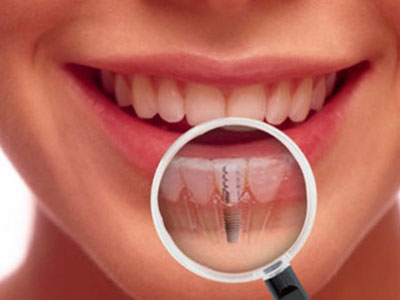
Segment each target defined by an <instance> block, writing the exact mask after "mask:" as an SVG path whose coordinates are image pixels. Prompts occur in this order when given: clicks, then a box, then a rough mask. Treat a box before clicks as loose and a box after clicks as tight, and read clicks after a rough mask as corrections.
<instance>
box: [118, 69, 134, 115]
mask: <svg viewBox="0 0 400 300" xmlns="http://www.w3.org/2000/svg"><path fill="white" fill-rule="evenodd" d="M115 98H116V99H117V102H118V105H119V106H122V107H125V106H130V105H131V89H130V88H129V86H128V84H127V83H126V81H125V78H124V77H122V76H121V75H117V76H116V77H115Z"/></svg>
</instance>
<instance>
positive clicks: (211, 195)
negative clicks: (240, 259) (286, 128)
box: [160, 154, 302, 243]
mask: <svg viewBox="0 0 400 300" xmlns="http://www.w3.org/2000/svg"><path fill="white" fill-rule="evenodd" d="M289 158H290V157H289ZM294 164H295V161H294V160H293V159H288V155H286V154H279V155H274V156H270V157H252V158H221V159H205V158H187V157H179V158H176V159H174V160H173V161H172V162H171V163H170V165H169V166H168V168H167V169H166V171H165V173H164V176H163V179H162V181H161V185H160V196H161V199H162V200H166V201H162V203H161V205H160V206H161V207H163V209H164V215H165V220H166V223H167V224H168V226H169V228H168V230H173V228H175V229H177V230H181V231H182V230H183V231H189V232H192V233H196V234H198V233H199V232H203V233H204V234H205V235H207V236H208V237H209V240H212V241H213V242H214V243H221V241H225V242H228V243H238V242H241V241H242V240H243V238H244V240H247V241H248V242H256V241H257V240H258V238H259V237H260V235H261V234H262V232H264V231H265V229H266V228H267V226H269V225H268V224H269V220H270V214H271V211H272V210H273V209H274V207H275V205H276V204H274V203H275V202H280V201H282V200H283V199H284V198H285V197H289V196H290V195H291V194H287V195H286V194H285V193H287V192H284V194H283V195H282V194H281V193H280V194H279V195H277V192H278V191H281V187H282V186H283V184H286V185H287V184H288V182H287V180H286V182H284V181H285V180H284V178H286V177H285V174H286V175H287V174H288V172H291V168H292V166H293V165H294ZM296 174H297V173H296ZM289 181H293V179H292V180H289ZM289 183H290V182H289ZM291 186H292V189H295V190H299V191H300V190H301V191H302V189H301V188H299V187H298V185H293V184H292V185H291ZM295 192H296V191H295ZM291 197H292V196H291ZM292 198H293V197H292ZM277 200H279V201H277Z"/></svg>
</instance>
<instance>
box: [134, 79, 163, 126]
mask: <svg viewBox="0 0 400 300" xmlns="http://www.w3.org/2000/svg"><path fill="white" fill-rule="evenodd" d="M132 89H133V107H134V108H135V111H136V114H137V115H138V116H139V117H140V118H146V119H150V118H152V117H154V116H155V115H156V114H157V102H156V95H155V92H154V89H153V86H152V84H151V81H150V79H149V78H148V77H147V76H143V75H135V76H133V80H132Z"/></svg>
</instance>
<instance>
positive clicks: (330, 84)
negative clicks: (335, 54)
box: [326, 73, 336, 96]
mask: <svg viewBox="0 0 400 300" xmlns="http://www.w3.org/2000/svg"><path fill="white" fill-rule="evenodd" d="M335 83H336V73H331V74H329V75H328V76H327V77H326V95H327V96H330V95H331V94H332V91H333V88H334V87H335Z"/></svg>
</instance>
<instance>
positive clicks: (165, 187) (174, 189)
mask: <svg viewBox="0 0 400 300" xmlns="http://www.w3.org/2000/svg"><path fill="white" fill-rule="evenodd" d="M183 187H184V184H183V180H182V176H181V174H180V171H179V162H178V161H176V160H173V161H172V162H171V163H170V164H169V166H168V168H167V169H166V170H165V172H164V176H163V180H162V181H161V184H160V191H161V193H162V195H163V197H165V198H166V199H167V200H169V201H173V202H176V201H178V199H179V195H180V193H181V191H182V189H183Z"/></svg>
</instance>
